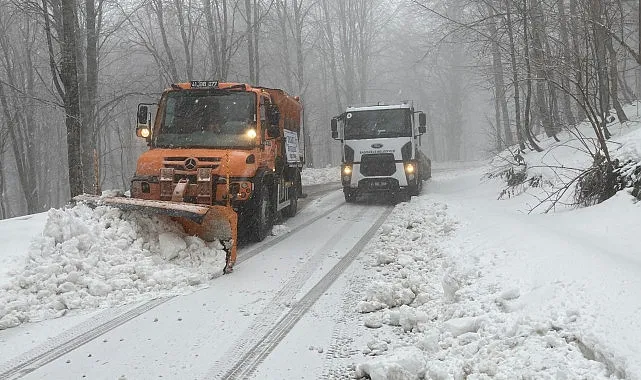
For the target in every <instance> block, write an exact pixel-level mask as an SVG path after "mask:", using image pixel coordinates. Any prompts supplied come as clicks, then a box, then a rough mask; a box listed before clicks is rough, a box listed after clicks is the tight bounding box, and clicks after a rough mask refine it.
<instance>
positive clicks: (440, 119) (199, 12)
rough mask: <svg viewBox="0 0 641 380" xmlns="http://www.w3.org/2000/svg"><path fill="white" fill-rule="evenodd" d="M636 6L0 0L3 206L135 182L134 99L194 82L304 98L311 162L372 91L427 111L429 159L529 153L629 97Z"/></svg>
mask: <svg viewBox="0 0 641 380" xmlns="http://www.w3.org/2000/svg"><path fill="white" fill-rule="evenodd" d="M597 3H598V4H597ZM595 4H596V5H595ZM597 5H598V6H599V7H602V8H599V9H594V7H596V6H597ZM568 14H571V15H573V16H572V17H567V15H568ZM608 15H609V16H611V17H609V16H608ZM637 15H638V4H630V3H629V2H626V3H621V2H616V1H611V2H598V1H597V2H585V1H579V0H565V1H563V0H554V1H552V0H550V1H544V0H527V1H525V0H524V1H509V0H508V1H504V0H485V1H472V0H468V1H462V0H447V1H427V0H420V1H419V0H417V1H404V0H399V1H391V0H389V1H385V0H129V1H116V0H98V1H97V0H76V1H72V0H42V1H40V0H38V1H26V0H20V1H11V0H0V108H1V111H2V112H0V157H1V160H0V189H1V190H2V191H1V197H0V218H7V217H12V216H17V215H23V214H27V213H33V212H38V211H42V210H46V209H48V208H50V207H59V206H61V205H63V204H65V203H66V202H67V201H68V200H69V198H70V196H69V194H70V190H69V189H70V178H71V177H76V176H78V177H79V178H81V179H82V181H80V182H78V181H76V182H75V183H76V184H77V186H81V188H82V190H83V191H85V192H93V191H95V190H96V189H97V188H98V186H97V185H98V184H99V187H100V188H101V189H103V190H104V189H111V188H120V189H127V188H128V186H129V180H130V177H131V176H132V175H133V172H134V169H135V164H136V158H137V156H138V154H140V153H141V152H142V151H144V150H145V149H146V145H145V143H144V141H143V140H141V139H137V138H136V137H135V129H134V128H135V111H136V105H137V104H138V103H139V102H155V101H156V100H157V99H158V97H159V95H160V93H161V91H162V90H163V89H165V88H167V87H168V86H169V85H170V84H171V83H175V82H186V81H189V80H221V81H231V82H245V83H249V84H253V85H260V86H266V87H274V88H281V89H284V90H285V91H287V92H288V93H289V94H291V95H298V96H300V97H301V100H302V102H303V104H304V109H305V113H304V118H305V124H304V125H305V126H304V140H305V141H304V142H305V153H306V163H307V165H308V166H310V167H325V166H328V165H337V164H339V162H340V150H339V147H340V144H339V143H338V142H337V141H334V140H332V139H331V136H330V130H329V125H330V119H331V117H332V116H335V115H338V114H340V113H341V112H343V111H344V109H345V107H346V106H348V105H355V104H377V103H378V102H382V103H387V104H390V103H395V102H400V101H409V102H413V104H414V106H415V108H416V110H420V111H424V112H425V113H426V114H427V119H428V132H427V133H426V134H425V135H423V136H422V138H421V139H422V143H423V146H422V149H423V150H424V151H425V153H426V154H427V155H428V156H429V157H431V158H432V160H433V161H461V160H477V159H481V158H485V157H488V156H490V155H491V154H492V152H496V151H497V150H500V149H502V148H504V147H505V146H510V145H512V144H515V143H519V142H521V143H522V144H523V145H522V147H523V148H529V149H533V146H534V145H532V144H535V142H534V141H532V142H531V143H528V140H527V136H528V133H527V132H528V131H530V132H532V133H533V134H534V135H536V133H540V132H543V131H545V133H547V134H548V135H550V134H552V135H553V134H554V133H557V132H558V131H559V130H561V128H563V127H564V126H567V125H570V124H571V122H572V121H573V120H576V119H577V118H579V117H585V116H586V114H587V115H588V116H589V112H586V103H588V106H589V105H590V104H592V103H594V104H597V105H599V106H600V107H601V109H603V108H605V109H609V105H610V104H613V102H614V100H615V99H616V100H617V101H618V98H619V97H623V98H625V99H628V98H629V99H632V98H633V97H634V94H635V92H636V86H638V84H637V83H638V81H637V80H636V77H637V69H636V67H637V65H638V64H637V63H636V62H635V61H634V59H635V58H636V57H634V56H633V54H632V53H634V52H632V53H630V52H628V51H627V50H626V49H625V48H624V47H623V46H624V43H625V42H628V43H629V45H630V46H638V43H637V42H636V37H635V36H636V35H635V33H636V32H637V30H638V22H637V23H636V24H635V23H634V21H635V20H638V18H637ZM602 16H603V17H604V19H603V20H604V22H603V23H602V24H600V25H603V24H607V27H608V30H616V34H617V35H618V36H620V37H621V40H622V41H618V40H616V39H612V38H610V39H609V40H608V41H610V45H608V46H605V45H604V46H599V44H598V42H597V41H601V40H604V39H603V38H601V39H599V38H598V37H597V36H596V35H595V33H596V32H597V31H595V30H593V29H590V28H591V27H590V25H594V23H593V22H591V21H593V20H594V19H595V18H598V17H602ZM606 16H608V17H606ZM590 17H592V18H590ZM563 20H568V21H563ZM630 20H632V21H633V23H630V22H626V21H630ZM602 29H603V30H604V28H602ZM628 29H629V30H628ZM604 33H605V31H604ZM604 35H605V34H604ZM591 36H595V37H591ZM590 41H593V42H590ZM527 47H529V48H530V49H529V50H528V49H527ZM628 50H630V49H628ZM632 50H634V49H632ZM599 51H607V56H606V55H604V57H605V58H604V59H605V61H603V62H606V61H607V62H609V66H607V67H610V68H611V67H612V66H614V68H615V70H614V74H612V73H611V71H607V70H606V72H608V73H610V75H613V76H610V78H617V80H614V81H612V82H617V84H618V85H619V87H618V89H615V90H613V91H605V92H609V93H610V97H609V98H608V100H607V102H606V103H605V104H604V103H603V102H602V101H601V100H602V98H603V96H605V95H604V92H603V87H600V89H601V93H600V92H599V90H598V89H597V90H594V91H593V89H594V88H597V87H598V85H601V86H602V85H603V83H601V82H600V81H599V80H597V79H594V80H593V79H591V78H592V77H591V75H592V73H594V72H599V73H602V72H603V71H602V69H603V66H599V67H600V68H601V69H594V68H593V67H592V65H591V64H590V63H586V62H590V60H592V59H593V57H595V56H598V55H596V54H594V52H599ZM604 54H606V53H604ZM559 57H561V58H559ZM575 58H576V59H575ZM579 58H582V59H583V58H584V59H583V60H581V59H579ZM574 62H576V66H573V65H574ZM563 64H566V65H567V67H563ZM604 64H605V63H604ZM73 68H75V70H72V69H73ZM617 68H618V69H619V70H620V71H619V72H618V73H617V71H616V69H617ZM600 70H601V71H600ZM74 71H75V73H74ZM577 73H584V75H583V76H582V77H581V79H580V80H577V79H576V78H577V77H576V75H577ZM515 78H516V80H515ZM595 78H596V76H595ZM575 81H576V82H578V83H579V84H581V83H583V84H584V86H583V87H580V86H578V85H577V86H575V85H573V83H574V82H575ZM612 82H609V83H611V84H612ZM541 83H546V84H545V85H544V87H541V85H540V84H541ZM550 83H553V84H554V83H556V84H558V85H557V86H556V87H555V86H554V85H550ZM563 83H565V85H564V86H563V85H562V84H563ZM75 84H77V86H76V85H75ZM514 84H520V87H519V86H515V85H514ZM526 84H529V86H528V85H526ZM561 87H563V88H564V89H565V93H567V95H568V96H564V95H563V94H564V91H559V90H558V89H559V88H561ZM574 87H577V88H582V89H584V90H585V91H584V94H583V98H585V99H583V98H582V97H581V96H574V97H572V96H569V95H572V94H573V93H574V92H575V90H574ZM75 88H77V90H78V94H77V95H78V98H79V108H78V109H77V110H75V111H74V107H73V102H72V101H71V100H70V99H73V95H74V89H75ZM555 88H556V89H557V90H556V91H555V90H554V89H555ZM605 88H606V89H607V88H608V87H607V85H606V87H605ZM576 91H578V92H581V91H580V90H578V89H577V90H576ZM619 92H620V93H621V94H622V95H620V96H617V93H619ZM515 93H516V94H520V98H519V99H518V100H517V99H516V98H515V97H514V95H515ZM528 95H530V96H529V97H530V99H528ZM566 98H569V100H568V99H566ZM526 99H528V100H527V103H526ZM566 100H567V101H568V102H567V103H566V102H565V101H566ZM590 101H592V103H590ZM516 105H519V106H520V108H518V109H517V108H516ZM526 105H527V107H526ZM546 107H547V108H546ZM587 109H590V107H587ZM65 115H67V117H65ZM516 115H519V116H520V119H519V120H515V117H516ZM548 116H549V117H551V119H549V120H548ZM570 116H571V117H570ZM524 120H527V121H528V122H529V124H525V128H526V129H525V130H524V129H522V128H523V127H521V123H524ZM74 123H76V124H74ZM70 157H74V158H70ZM96 169H97V170H96ZM96 173H98V175H97V176H96ZM72 182H73V181H72ZM71 186H72V187H73V186H74V185H73V183H72V185H71ZM72 193H73V189H72Z"/></svg>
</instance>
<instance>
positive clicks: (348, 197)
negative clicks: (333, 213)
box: [343, 189, 356, 203]
mask: <svg viewBox="0 0 641 380" xmlns="http://www.w3.org/2000/svg"><path fill="white" fill-rule="evenodd" d="M343 194H344V195H345V202H347V203H354V202H356V193H355V192H354V191H352V190H350V189H343Z"/></svg>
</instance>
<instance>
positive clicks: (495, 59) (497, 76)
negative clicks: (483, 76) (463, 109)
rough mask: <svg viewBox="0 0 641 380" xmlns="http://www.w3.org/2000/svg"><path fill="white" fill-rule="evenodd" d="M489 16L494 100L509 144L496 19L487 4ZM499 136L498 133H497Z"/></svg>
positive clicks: (508, 120) (508, 121)
mask: <svg viewBox="0 0 641 380" xmlns="http://www.w3.org/2000/svg"><path fill="white" fill-rule="evenodd" d="M487 8H488V11H489V17H490V19H489V20H488V28H489V31H490V36H491V37H492V67H493V69H494V86H495V89H494V93H495V96H496V100H497V102H498V104H499V105H500V108H501V114H502V116H503V128H504V133H503V134H504V136H505V145H506V146H511V145H512V144H514V139H513V137H512V130H511V128H510V114H509V111H508V107H507V99H506V98H505V83H504V80H503V61H502V57H501V47H500V46H499V42H498V33H497V30H496V24H495V23H496V20H495V14H494V9H493V8H492V7H491V6H488V7H487ZM496 126H497V128H500V127H501V126H500V124H497V125H496ZM499 136H500V134H499Z"/></svg>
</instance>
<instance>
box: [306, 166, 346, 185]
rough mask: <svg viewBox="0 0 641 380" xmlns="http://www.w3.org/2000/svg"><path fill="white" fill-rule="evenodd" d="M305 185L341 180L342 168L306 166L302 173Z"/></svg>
mask: <svg viewBox="0 0 641 380" xmlns="http://www.w3.org/2000/svg"><path fill="white" fill-rule="evenodd" d="M300 177H301V181H302V183H303V186H309V185H319V184H324V183H332V182H340V181H341V169H340V168H337V167H329V166H328V167H326V168H304V169H303V171H302V172H301V173H300Z"/></svg>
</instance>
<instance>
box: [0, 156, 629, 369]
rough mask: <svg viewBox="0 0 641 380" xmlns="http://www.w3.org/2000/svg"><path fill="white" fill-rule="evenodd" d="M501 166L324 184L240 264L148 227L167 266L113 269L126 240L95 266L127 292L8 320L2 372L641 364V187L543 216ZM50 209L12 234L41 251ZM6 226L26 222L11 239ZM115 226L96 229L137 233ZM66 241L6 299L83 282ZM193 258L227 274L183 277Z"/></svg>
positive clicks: (1, 340)
mask: <svg viewBox="0 0 641 380" xmlns="http://www.w3.org/2000/svg"><path fill="white" fill-rule="evenodd" d="M484 170H485V169H483V168H479V167H474V165H472V167H468V165H464V166H463V167H462V168H461V167H459V168H451V167H448V168H447V169H446V170H440V171H435V175H434V178H433V179H432V180H430V181H429V182H428V183H427V185H426V187H425V189H424V191H423V193H422V194H421V195H420V196H418V197H414V198H413V199H412V200H411V201H410V202H405V203H401V204H398V205H396V206H395V207H391V206H390V205H389V204H387V203H384V202H378V201H375V200H372V199H369V198H366V199H364V200H362V201H360V202H358V203H355V204H346V203H345V202H344V200H343V195H342V193H341V191H340V190H338V189H336V185H335V184H333V185H319V186H318V187H317V188H316V190H315V191H309V194H310V196H309V197H308V198H307V199H305V200H303V201H302V202H301V210H300V213H299V214H298V215H297V216H296V217H295V218H293V219H290V220H288V221H287V222H286V223H285V224H283V225H278V226H276V227H275V228H274V236H271V237H269V238H268V239H266V240H265V241H264V242H261V243H258V244H247V245H244V246H241V247H240V249H239V255H238V257H239V259H238V263H237V266H236V268H235V272H234V273H233V274H231V275H229V276H219V275H218V274H219V273H220V268H219V267H218V266H216V265H219V263H218V264H216V265H214V264H212V263H211V262H210V261H208V260H205V258H204V257H202V256H200V255H201V253H202V247H200V246H199V245H198V244H193V242H191V243H189V244H188V247H187V248H186V251H179V252H177V253H176V254H177V255H178V256H177V257H176V258H174V259H172V261H177V262H178V264H180V265H182V267H181V266H180V265H179V266H178V267H175V268H174V267H168V266H167V265H166V264H167V263H166V262H165V261H164V260H160V259H159V257H161V256H162V250H160V251H158V250H159V249H160V248H159V247H158V244H157V243H153V241H148V242H147V241H146V240H145V243H144V244H142V246H141V247H142V248H141V249H142V250H143V253H145V252H146V253H145V255H141V256H136V257H138V259H139V260H143V262H144V260H146V259H147V258H148V257H151V258H154V257H155V259H154V260H152V262H153V263H155V264H148V263H146V262H144V265H143V266H141V267H140V268H137V270H139V271H142V272H144V271H148V270H153V268H154V267H153V266H152V267H148V266H149V265H157V269H158V270H159V271H161V272H162V273H164V274H165V276H164V277H163V276H159V277H157V278H156V280H155V281H154V282H151V283H150V282H149V281H147V282H145V281H144V280H145V278H143V277H140V278H138V277H136V279H135V281H133V282H131V284H133V287H130V288H127V287H120V288H116V287H115V286H116V285H118V284H121V283H122V280H118V281H116V282H110V279H109V278H108V277H109V274H110V273H115V274H114V276H116V277H118V278H120V276H121V275H122V272H121V271H115V269H116V268H120V267H121V266H122V265H123V264H122V263H121V261H123V259H122V257H126V256H125V255H126V254H128V253H130V252H133V253H134V254H137V251H129V250H127V249H126V247H123V248H122V250H121V251H117V250H116V251H110V252H111V254H112V255H114V257H113V258H111V259H109V258H108V257H107V258H105V257H102V256H100V257H99V258H93V257H92V256H90V257H89V258H88V259H87V260H88V261H89V262H92V265H88V267H87V268H88V269H87V271H86V272H85V273H84V275H85V276H86V277H92V276H94V275H98V276H99V278H102V282H103V283H104V286H103V288H105V289H112V292H115V294H117V295H118V297H119V298H117V300H121V301H122V302H125V304H124V305H120V306H118V305H110V304H109V303H108V302H107V301H109V298H108V296H107V295H105V296H103V297H102V298H100V297H98V296H94V295H91V294H89V295H88V294H84V293H82V292H80V293H77V294H76V295H75V296H73V297H72V296H69V295H68V294H70V293H61V294H60V295H59V297H62V296H63V295H65V294H67V296H66V297H67V300H68V304H69V305H71V306H73V305H79V306H82V307H81V308H79V309H69V310H67V311H66V312H65V313H63V314H64V316H61V317H59V318H54V319H45V320H42V321H39V322H32V323H22V324H19V325H18V326H16V327H12V328H7V329H5V330H0V358H3V359H5V360H0V378H2V379H5V378H6V379H12V378H19V377H21V376H22V378H25V379H68V378H79V379H81V378H88V379H122V380H124V379H129V380H131V379H151V378H171V379H185V378H186V379H275V380H276V379H351V378H356V377H370V378H371V379H374V380H382V379H403V380H411V379H435V380H446V379H457V380H458V379H464V378H468V379H485V378H499V379H512V378H531V379H584V378H585V379H613V378H619V379H632V380H634V379H641V375H640V374H641V366H640V363H641V324H640V323H639V322H638V321H639V319H638V318H637V316H638V315H639V313H641V299H640V298H639V297H638V294H641V281H640V280H639V279H640V278H641V266H640V265H639V261H640V259H639V257H640V256H639V253H640V252H639V250H638V248H636V246H635V244H634V239H633V238H632V237H633V236H635V233H638V231H639V227H641V222H640V221H641V203H634V202H633V201H632V199H631V197H630V196H629V194H627V193H625V192H621V193H619V194H618V195H617V196H616V197H614V198H613V199H611V200H608V201H607V202H605V203H603V204H601V205H598V206H595V207H591V208H587V209H580V210H566V211H564V212H558V213H554V214H546V215H533V214H529V215H528V214H527V212H526V211H527V209H528V208H529V207H530V206H531V205H529V202H530V201H531V199H529V198H527V196H526V195H523V196H521V197H515V198H511V199H508V200H504V201H496V200H495V199H496V196H497V194H498V193H499V192H500V189H501V187H502V183H501V181H500V180H498V179H493V180H484V179H482V177H483V173H484ZM77 212H78V213H79V214H80V215H81V216H82V215H83V210H78V211H77ZM52 215H53V217H55V218H58V219H57V220H65V221H70V222H69V223H71V225H72V227H70V229H69V230H66V231H63V232H64V234H66V235H65V236H68V238H69V239H70V240H69V241H70V242H69V243H64V244H62V245H65V244H66V246H67V247H71V248H69V249H68V250H69V252H71V253H73V254H75V255H77V254H78V250H80V252H85V251H84V250H83V249H85V250H86V251H87V252H91V249H89V248H86V247H85V248H83V246H88V243H87V242H88V241H91V239H89V238H88V237H87V236H85V234H86V231H85V230H84V229H82V228H79V229H78V230H77V231H75V230H74V228H73V225H74V223H75V224H77V222H74V220H73V219H66V218H71V216H70V215H66V216H65V215H61V214H60V213H57V212H54V213H53V214H52ZM104 215H105V216H110V214H109V213H105V214H104ZM101 220H102V219H101ZM127 220H128V222H127V223H134V222H135V219H127ZM108 221H109V223H115V221H114V219H113V218H112V219H108ZM25 223H26V224H25ZM29 223H31V224H29ZM43 223H44V218H43V217H42V216H41V215H38V216H36V217H34V218H32V219H29V220H12V221H5V222H2V223H0V234H3V236H4V237H5V238H7V239H8V240H7V241H9V242H13V243H11V244H10V246H11V247H13V249H17V250H19V249H23V250H24V249H26V248H25V247H26V245H25V244H24V242H23V241H19V240H21V239H22V240H24V239H26V236H27V235H29V234H28V233H27V232H26V231H25V229H27V228H28V226H31V227H30V228H34V227H35V226H39V227H38V228H40V230H42V228H43ZM18 225H19V226H20V227H16V226H18ZM132 225H134V226H135V223H134V224H132ZM145 226H147V227H149V226H151V225H150V224H145ZM114 227H118V226H116V225H114ZM91 228H94V227H91ZM91 228H90V230H91ZM46 230H47V229H46ZM48 230H50V231H53V232H52V233H55V234H58V235H59V234H61V233H63V232H60V230H61V229H60V228H51V226H50V227H49V228H48ZM161 230H162V229H161ZM5 231H19V232H20V234H18V233H17V232H16V233H15V239H13V240H12V239H9V237H10V235H9V232H7V233H5ZM91 231H95V230H91ZM119 231H120V229H119ZM11 233H12V234H14V232H11ZM163 233H167V232H163ZM125 235H126V234H125ZM125 235H123V236H125ZM11 236H13V235H11ZM56 236H57V235H56ZM109 237H110V235H108V236H106V237H103V238H104V239H105V240H104V241H103V240H98V237H96V238H95V239H94V240H93V243H94V245H96V244H97V245H99V246H101V247H104V246H105V245H106V244H107V243H106V242H111V241H114V242H115V243H116V244H120V245H123V246H124V244H122V243H120V242H119V240H109V239H107V238H109ZM74 239H76V240H78V241H79V242H84V244H80V243H78V242H76V241H75V240H74ZM186 239H187V238H186ZM187 241H188V242H190V240H189V239H188V240H187ZM71 242H73V244H71ZM134 242H138V240H135V241H134ZM132 244H133V245H134V246H136V245H137V244H138V243H132ZM36 246H37V247H42V244H39V245H38V244H37V245H36ZM165 249H166V248H165ZM146 250H148V251H146ZM214 251H215V250H214ZM65 252H67V251H64V250H63V251H60V250H58V251H54V252H53V253H51V252H49V251H44V250H42V249H39V250H36V251H35V261H36V262H37V263H38V265H39V266H37V267H30V269H28V270H27V271H26V272H25V273H21V272H17V276H16V268H15V266H16V260H17V259H16V260H13V259H12V260H8V261H6V262H7V263H8V264H10V265H9V266H10V267H13V271H11V270H10V271H8V272H7V274H6V275H5V277H0V279H3V278H4V279H5V282H6V281H8V283H7V285H5V288H4V289H8V290H9V294H10V297H13V298H6V296H5V298H3V299H2V300H9V302H6V304H2V303H0V306H1V307H5V309H6V308H7V307H11V308H13V309H11V311H10V313H9V314H7V315H8V316H11V315H14V314H15V315H16V316H22V317H25V316H39V315H43V311H42V310H45V311H46V310H49V309H47V308H46V307H45V306H47V305H49V304H40V303H38V299H39V298H38V297H29V296H28V294H29V293H24V292H27V291H29V289H36V293H37V294H42V300H48V298H47V297H49V296H50V295H49V293H47V292H44V293H43V289H48V288H51V286H52V285H51V284H52V283H53V284H54V285H55V284H59V283H65V281H66V282H68V276H63V275H61V274H57V272H55V271H54V269H56V268H58V267H59V266H62V267H63V268H64V267H65V265H66V264H60V262H58V261H53V262H52V261H51V260H50V259H51V257H50V256H55V254H59V255H60V257H62V258H63V259H64V260H66V261H68V260H71V259H72V258H74V257H75V256H73V255H70V256H66V255H65V254H64V253H65ZM45 253H46V254H45ZM33 255H34V253H33V252H32V256H33ZM18 256H19V255H18ZM16 257H17V256H16ZM45 259H47V260H45ZM66 261H65V262H66ZM94 261H95V262H94ZM195 263H199V264H195ZM109 265H112V267H109ZM194 265H197V266H196V268H197V269H198V271H197V272H198V273H201V274H203V275H212V274H215V277H216V276H217V277H216V278H214V279H212V280H209V281H204V282H201V281H200V280H198V278H196V279H192V278H190V277H189V276H186V277H184V276H185V274H184V271H185V269H189V268H190V267H193V266H194ZM105 266H107V267H109V268H111V269H110V270H103V269H104V268H103V267H105ZM42 271H44V272H45V273H48V272H47V271H51V273H52V276H53V275H54V274H55V276H53V277H51V278H53V280H52V279H51V278H49V279H46V280H43V281H44V283H43V285H42V286H37V281H35V280H34V278H35V277H34V276H35V273H33V274H31V273H30V272H42ZM12 273H13V274H14V275H13V276H14V277H16V278H17V279H18V280H19V281H18V283H17V285H15V286H14V285H11V284H12V281H13V280H12V279H13V278H14V277H12ZM172 274H173V275H174V276H176V278H175V279H171V278H170V277H171V275H172ZM43 278H44V277H43ZM92 278H93V277H92ZM92 281H94V280H92ZM80 283H81V282H79V284H80ZM20 284H23V285H25V286H26V287H25V288H22V287H21V285H20ZM150 284H152V285H153V284H155V285H154V286H151V285H150ZM189 284H191V285H189ZM159 285H162V286H159ZM169 286H173V287H169ZM100 289H102V288H100ZM11 294H13V296H11ZM64 300H65V299H63V301H64ZM16 301H20V302H16ZM112 301H113V300H112ZM2 302H5V301H2ZM47 302H49V301H47ZM92 304H97V305H100V306H99V308H95V307H93V308H92V307H90V305H92ZM29 305H32V306H31V307H32V308H35V309H34V310H35V311H38V310H40V312H34V311H33V310H32V311H29V310H31V309H29V307H30V306H29ZM47 307H48V306H47ZM38 308H41V309H38ZM53 310H57V309H53ZM0 311H1V310H0ZM11 313H14V314H11ZM44 315H49V314H44ZM23 322H26V320H25V321H23Z"/></svg>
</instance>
